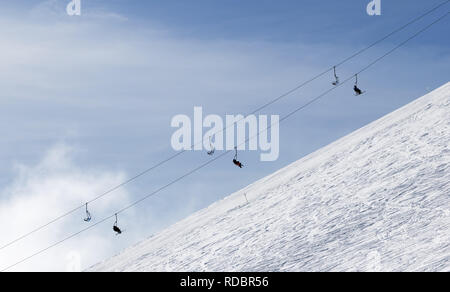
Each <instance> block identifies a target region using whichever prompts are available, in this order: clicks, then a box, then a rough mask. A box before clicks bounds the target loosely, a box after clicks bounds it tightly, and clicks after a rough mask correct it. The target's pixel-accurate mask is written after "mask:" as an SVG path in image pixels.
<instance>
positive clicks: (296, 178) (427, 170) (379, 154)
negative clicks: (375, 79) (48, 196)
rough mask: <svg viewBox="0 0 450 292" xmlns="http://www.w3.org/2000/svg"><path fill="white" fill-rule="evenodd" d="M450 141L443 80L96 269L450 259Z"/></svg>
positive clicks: (280, 267) (423, 264) (330, 265)
mask: <svg viewBox="0 0 450 292" xmlns="http://www.w3.org/2000/svg"><path fill="white" fill-rule="evenodd" d="M449 145H450V83H447V84H446V85H444V86H442V87H441V88H439V89H437V90H435V91H434V92H432V93H430V94H428V95H425V96H424V97H422V98H420V99H417V100H416V101H414V102H412V103H410V104H408V105H406V106H405V107H403V108H401V109H399V110H397V111H394V112H392V113H391V114H388V115H387V116H385V117H383V118H381V119H379V120H377V121H375V122H373V123H371V124H369V125H367V126H365V127H363V128H361V129H359V130H357V131H355V132H353V133H352V134H350V135H348V136H346V137H344V138H341V139H340V140H338V141H336V142H334V143H332V144H330V145H328V146H326V147H324V148H322V149H320V150H318V151H316V152H314V153H312V154H310V155H308V156H306V157H305V158H303V159H301V160H299V161H297V162H295V163H293V164H291V165H289V166H287V167H285V168H283V169H281V170H280V171H278V172H276V173H274V174H272V175H270V176H268V177H266V178H264V179H261V180H260V181H258V182H256V183H254V184H252V185H250V186H248V187H247V188H245V189H243V190H241V191H238V192H236V193H234V194H232V195H231V196H229V197H227V198H225V199H223V200H221V201H219V202H216V203H214V204H213V205H211V206H210V207H208V208H206V209H204V210H201V211H199V212H197V213H195V214H193V215H191V216H190V217H188V218H187V219H185V220H182V221H180V222H178V223H177V224H175V225H173V226H171V227H169V228H168V229H166V230H164V231H162V232H161V233H159V234H157V235H155V236H153V237H151V238H149V239H147V240H146V241H144V242H141V243H139V244H137V245H135V246H134V247H131V248H129V249H127V250H125V251H124V252H123V253H121V254H120V255H118V256H115V257H113V258H111V259H109V260H106V261H105V262H103V263H99V264H97V265H96V266H94V267H92V268H90V269H89V270H90V271H190V272H191V271H450V165H449V163H450V149H449ZM244 193H245V194H247V197H248V200H249V201H250V203H249V204H246V199H245V197H244Z"/></svg>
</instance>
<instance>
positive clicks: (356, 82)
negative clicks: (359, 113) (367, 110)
mask: <svg viewBox="0 0 450 292" xmlns="http://www.w3.org/2000/svg"><path fill="white" fill-rule="evenodd" d="M353 90H354V91H355V96H358V95H361V94H364V93H365V91H362V90H361V89H359V88H358V74H355V86H353Z"/></svg>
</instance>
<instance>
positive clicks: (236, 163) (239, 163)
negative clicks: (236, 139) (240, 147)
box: [233, 147, 244, 168]
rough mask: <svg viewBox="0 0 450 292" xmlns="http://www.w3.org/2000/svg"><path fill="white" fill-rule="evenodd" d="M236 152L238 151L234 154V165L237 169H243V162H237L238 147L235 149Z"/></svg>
mask: <svg viewBox="0 0 450 292" xmlns="http://www.w3.org/2000/svg"><path fill="white" fill-rule="evenodd" d="M234 150H235V151H236V153H235V154H234V159H233V163H234V164H235V165H236V166H237V167H239V168H242V167H243V166H244V165H243V164H242V163H241V162H239V161H238V160H237V158H238V153H237V147H234Z"/></svg>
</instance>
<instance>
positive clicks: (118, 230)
mask: <svg viewBox="0 0 450 292" xmlns="http://www.w3.org/2000/svg"><path fill="white" fill-rule="evenodd" d="M113 230H114V231H115V232H116V235H119V234H122V230H120V228H119V227H117V214H116V222H114V226H113Z"/></svg>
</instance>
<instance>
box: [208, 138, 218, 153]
mask: <svg viewBox="0 0 450 292" xmlns="http://www.w3.org/2000/svg"><path fill="white" fill-rule="evenodd" d="M209 149H210V150H209V151H208V152H206V153H207V154H208V155H209V156H212V155H214V152H215V151H216V148H214V145H213V144H212V142H211V136H209Z"/></svg>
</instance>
